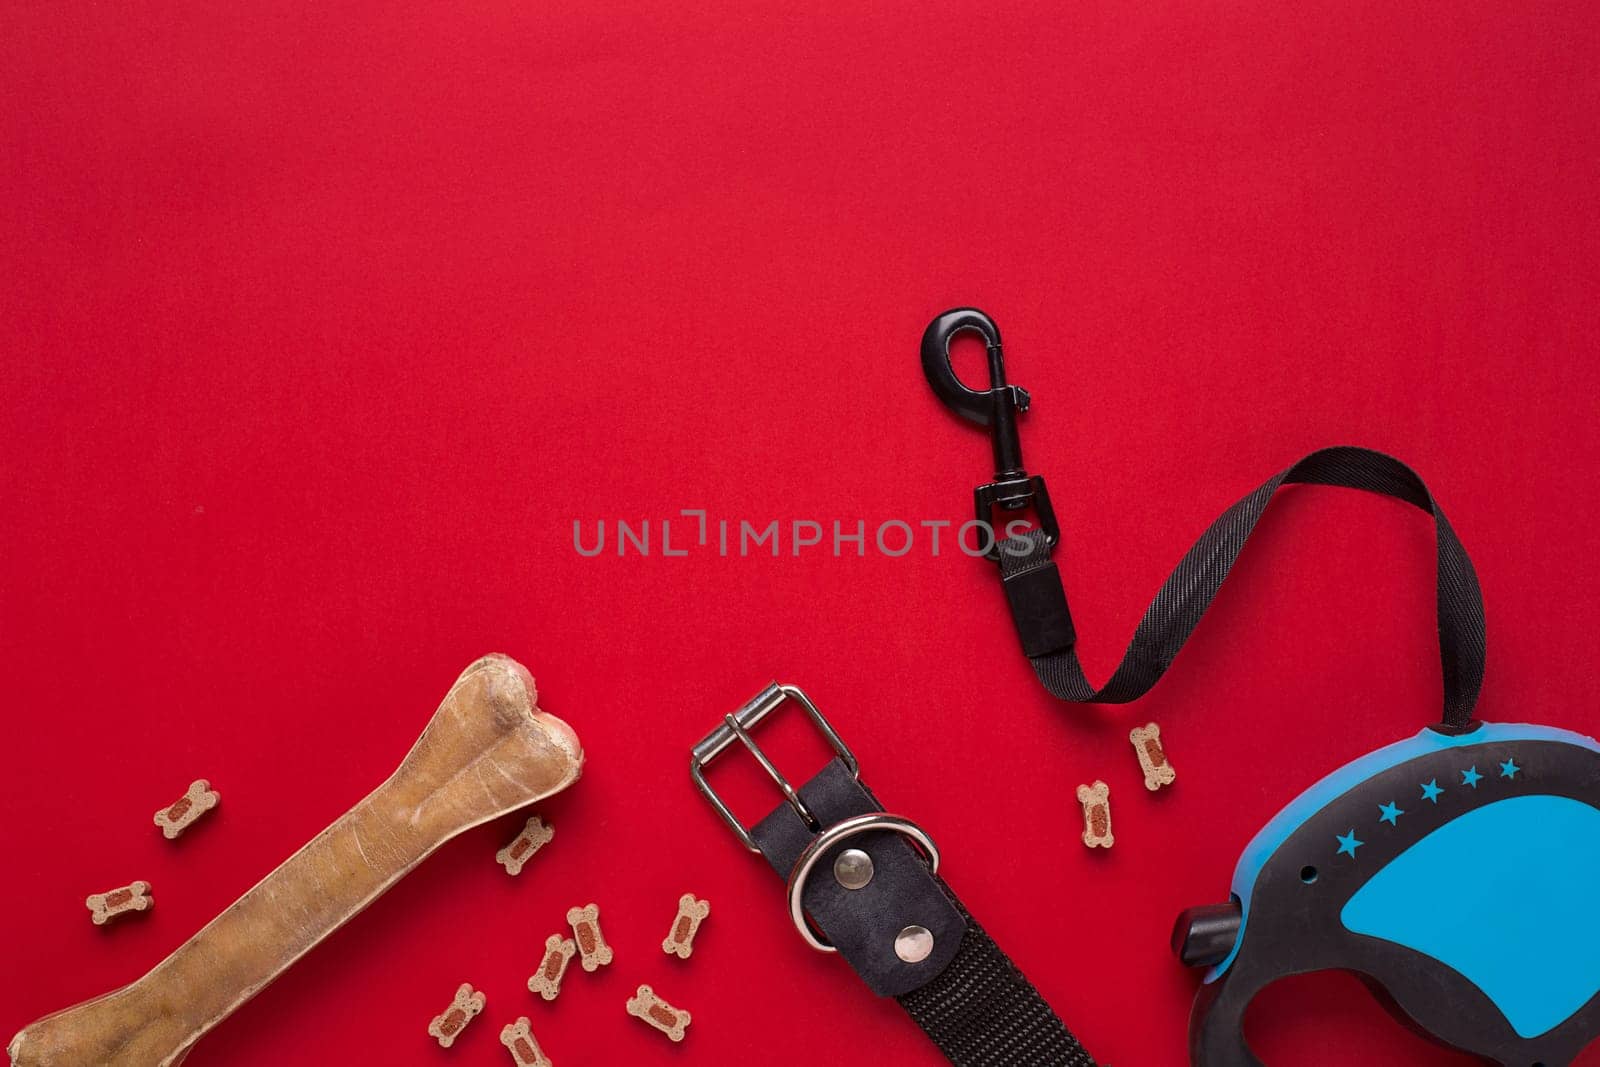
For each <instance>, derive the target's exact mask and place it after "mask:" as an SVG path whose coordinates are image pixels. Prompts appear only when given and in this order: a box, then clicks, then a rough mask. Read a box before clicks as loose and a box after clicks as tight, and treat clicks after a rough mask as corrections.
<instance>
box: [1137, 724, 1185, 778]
mask: <svg viewBox="0 0 1600 1067" xmlns="http://www.w3.org/2000/svg"><path fill="white" fill-rule="evenodd" d="M1128 740H1130V741H1132V742H1133V750H1134V751H1135V752H1137V753H1138V754H1139V769H1140V770H1142V771H1144V787H1145V788H1146V789H1148V790H1150V792H1152V793H1154V792H1155V791H1156V790H1157V789H1160V788H1161V787H1162V786H1164V785H1171V784H1172V783H1173V782H1175V781H1177V779H1178V772H1177V771H1176V770H1174V769H1173V766H1172V764H1170V763H1168V762H1167V750H1166V749H1165V748H1164V747H1162V744H1161V727H1159V726H1157V725H1156V724H1155V723H1151V724H1150V725H1148V726H1140V727H1136V728H1135V729H1134V730H1133V731H1132V732H1131V733H1129V734H1128Z"/></svg>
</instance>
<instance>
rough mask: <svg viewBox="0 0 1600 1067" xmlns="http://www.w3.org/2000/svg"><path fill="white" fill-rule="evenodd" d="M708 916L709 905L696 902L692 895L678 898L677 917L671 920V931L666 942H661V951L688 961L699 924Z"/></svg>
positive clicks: (709, 912) (704, 902) (700, 901)
mask: <svg viewBox="0 0 1600 1067" xmlns="http://www.w3.org/2000/svg"><path fill="white" fill-rule="evenodd" d="M710 914H711V904H710V903H709V902H707V901H704V900H696V899H695V896H694V894H693V893H685V894H684V895H683V896H681V897H679V898H678V915H677V918H675V919H673V920H672V929H671V930H670V931H668V933H667V938H666V940H665V941H663V942H661V951H662V952H665V953H666V954H667V955H669V956H677V957H678V958H679V959H680V960H686V959H688V958H689V955H690V954H691V953H692V952H694V935H695V934H697V933H699V931H700V924H701V923H703V922H705V921H706V916H707V915H710Z"/></svg>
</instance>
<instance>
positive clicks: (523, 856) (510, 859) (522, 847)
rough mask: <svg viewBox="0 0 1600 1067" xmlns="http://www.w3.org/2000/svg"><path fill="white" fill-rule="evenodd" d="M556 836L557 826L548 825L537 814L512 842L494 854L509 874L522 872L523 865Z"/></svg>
mask: <svg viewBox="0 0 1600 1067" xmlns="http://www.w3.org/2000/svg"><path fill="white" fill-rule="evenodd" d="M555 836H556V828H555V827H554V826H546V825H545V824H544V820H543V819H541V818H539V816H537V815H535V816H534V817H533V818H531V819H529V820H528V821H527V823H526V824H525V825H524V826H523V827H522V832H521V833H520V834H518V835H517V836H516V837H515V838H513V839H512V841H511V844H509V845H507V846H506V847H505V848H503V849H501V850H500V851H499V852H496V853H495V854H494V858H495V859H496V860H498V861H499V862H500V866H502V867H504V868H505V869H506V873H507V874H510V875H518V874H521V873H522V865H523V864H524V863H527V862H528V861H529V860H531V859H532V858H533V854H534V853H535V852H538V851H539V850H540V849H541V848H543V847H544V846H546V845H548V844H549V843H550V839H551V838H552V837H555Z"/></svg>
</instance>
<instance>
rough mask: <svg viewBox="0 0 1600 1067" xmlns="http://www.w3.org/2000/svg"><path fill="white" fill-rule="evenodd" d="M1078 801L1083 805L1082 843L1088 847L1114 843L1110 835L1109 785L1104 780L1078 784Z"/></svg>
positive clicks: (1115, 840)
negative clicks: (1091, 783)
mask: <svg viewBox="0 0 1600 1067" xmlns="http://www.w3.org/2000/svg"><path fill="white" fill-rule="evenodd" d="M1078 803H1080V804H1082V805H1083V843H1084V844H1085V845H1088V846H1089V847H1090V848H1110V847H1111V846H1112V845H1114V844H1116V843H1117V839H1116V838H1115V837H1113V836H1112V835H1111V787H1110V786H1108V785H1106V784H1105V783H1104V782H1095V783H1094V785H1092V786H1090V785H1080V786H1079V787H1078Z"/></svg>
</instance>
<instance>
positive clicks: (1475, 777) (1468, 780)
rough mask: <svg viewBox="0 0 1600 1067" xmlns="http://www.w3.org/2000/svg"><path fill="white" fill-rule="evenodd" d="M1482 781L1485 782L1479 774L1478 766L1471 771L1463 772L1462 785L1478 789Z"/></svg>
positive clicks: (1475, 765) (1473, 766)
mask: <svg viewBox="0 0 1600 1067" xmlns="http://www.w3.org/2000/svg"><path fill="white" fill-rule="evenodd" d="M1481 781H1483V775H1481V774H1479V773H1478V765H1477V764H1473V765H1472V769H1471V770H1466V771H1462V772H1461V784H1462V785H1470V786H1471V787H1472V788H1474V789H1476V788H1478V783H1479V782H1481Z"/></svg>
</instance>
